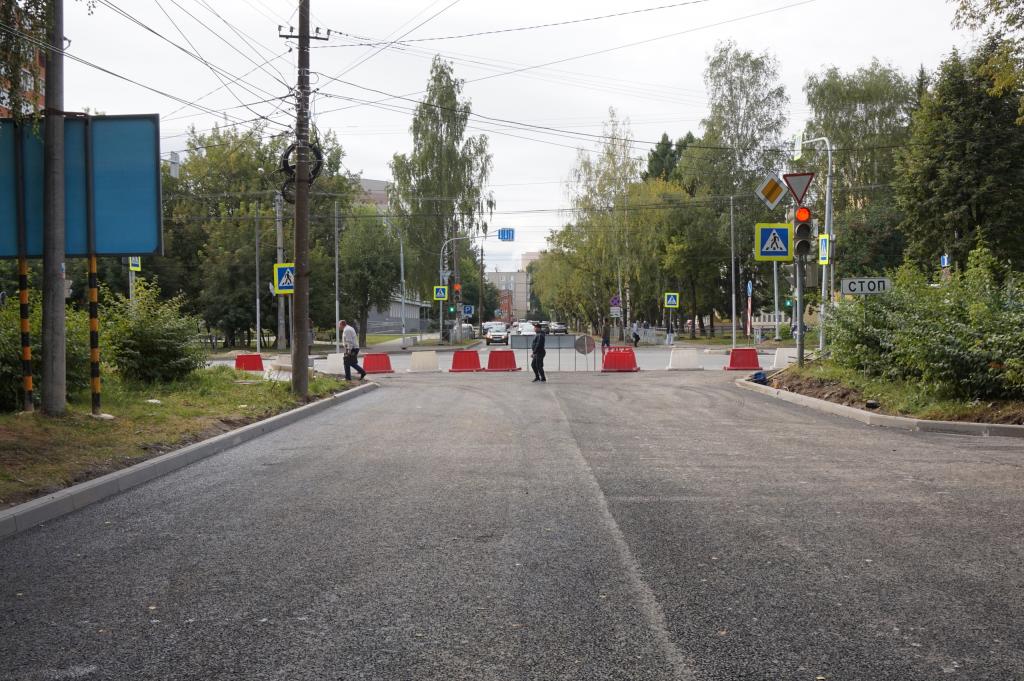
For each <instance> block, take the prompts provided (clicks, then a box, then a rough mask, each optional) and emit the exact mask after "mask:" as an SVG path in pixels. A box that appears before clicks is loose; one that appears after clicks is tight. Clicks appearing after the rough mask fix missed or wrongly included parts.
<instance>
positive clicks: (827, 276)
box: [803, 137, 835, 352]
mask: <svg viewBox="0 0 1024 681" xmlns="http://www.w3.org/2000/svg"><path fill="white" fill-rule="evenodd" d="M813 142H824V143H825V151H826V152H828V172H827V174H826V179H825V233H826V234H828V264H827V265H822V267H821V308H820V319H819V320H818V350H819V351H822V352H824V350H825V315H826V314H827V313H826V303H827V302H828V301H829V299H830V298H831V290H832V288H834V286H835V270H834V266H833V262H834V257H833V254H834V252H835V247H834V244H835V238H834V237H835V235H834V234H833V233H832V142H831V141H829V139H828V138H827V137H815V138H814V139H809V140H804V141H803V144H811V143H813Z"/></svg>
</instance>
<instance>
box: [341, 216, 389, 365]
mask: <svg viewBox="0 0 1024 681" xmlns="http://www.w3.org/2000/svg"><path fill="white" fill-rule="evenodd" d="M360 210H361V212H362V213H363V215H361V216H360V217H359V218H356V219H353V220H350V221H349V223H348V224H347V225H346V228H345V233H344V235H342V237H341V242H340V244H339V246H340V251H341V254H340V261H341V262H340V266H341V303H342V317H343V318H347V319H350V320H351V319H353V318H354V319H355V320H356V321H357V327H358V331H359V344H360V346H362V347H366V322H367V319H368V318H369V316H370V311H371V310H372V309H374V308H377V309H386V308H387V307H388V306H390V305H391V296H392V294H393V293H394V292H395V290H396V289H397V287H398V286H399V283H400V282H399V261H398V258H399V253H398V237H397V235H396V234H394V233H393V232H392V231H391V230H390V229H389V228H388V226H387V225H386V224H385V223H384V222H383V221H382V220H381V219H380V218H378V217H377V216H376V214H375V213H374V211H373V209H372V208H371V207H363V208H361V209H360Z"/></svg>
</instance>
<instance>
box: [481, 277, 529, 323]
mask: <svg viewBox="0 0 1024 681" xmlns="http://www.w3.org/2000/svg"><path fill="white" fill-rule="evenodd" d="M484 276H486V277H487V281H489V282H491V283H492V284H493V285H494V287H495V288H497V289H498V292H499V293H498V296H499V300H501V301H502V307H503V308H504V307H505V306H506V305H508V309H509V310H511V314H512V318H513V319H526V315H527V313H528V312H529V310H530V275H529V273H528V272H525V271H522V270H520V271H518V272H486V273H485V275H484ZM509 296H511V300H509ZM504 321H506V322H508V321H511V320H510V319H505V320H504Z"/></svg>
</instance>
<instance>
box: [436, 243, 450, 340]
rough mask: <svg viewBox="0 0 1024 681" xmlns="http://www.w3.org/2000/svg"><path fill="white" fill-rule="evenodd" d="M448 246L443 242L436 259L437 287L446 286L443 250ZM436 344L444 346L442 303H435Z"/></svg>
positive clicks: (440, 301) (441, 301)
mask: <svg viewBox="0 0 1024 681" xmlns="http://www.w3.org/2000/svg"><path fill="white" fill-rule="evenodd" d="M447 246H448V242H447V241H445V242H444V243H442V244H441V255H440V256H438V258H437V280H438V281H439V282H440V284H439V286H446V285H447V284H448V282H447V281H445V279H444V249H445V248H446V247H447ZM437 325H438V326H437V344H438V345H443V344H444V301H443V300H439V301H437Z"/></svg>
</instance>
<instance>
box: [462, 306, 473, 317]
mask: <svg viewBox="0 0 1024 681" xmlns="http://www.w3.org/2000/svg"><path fill="white" fill-rule="evenodd" d="M473 309H474V308H473V306H472V305H463V306H462V315H463V316H464V317H472V316H473Z"/></svg>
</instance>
